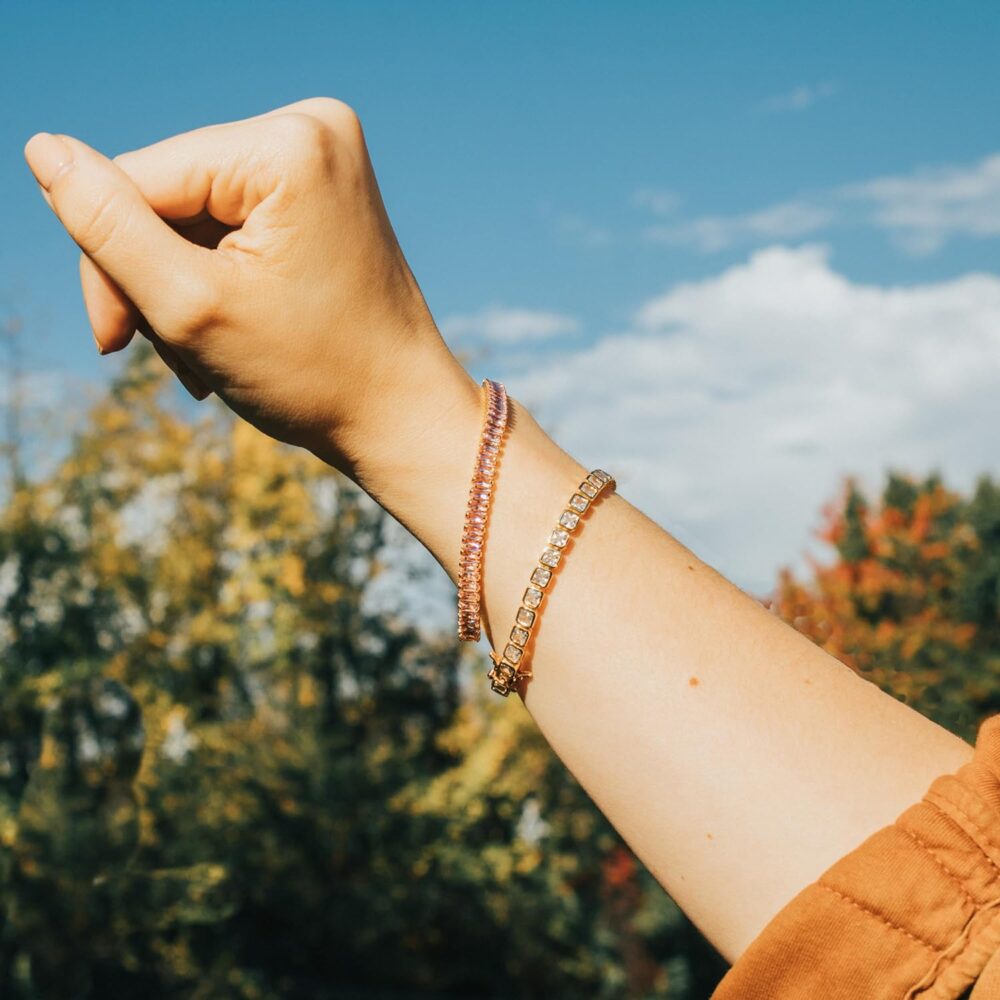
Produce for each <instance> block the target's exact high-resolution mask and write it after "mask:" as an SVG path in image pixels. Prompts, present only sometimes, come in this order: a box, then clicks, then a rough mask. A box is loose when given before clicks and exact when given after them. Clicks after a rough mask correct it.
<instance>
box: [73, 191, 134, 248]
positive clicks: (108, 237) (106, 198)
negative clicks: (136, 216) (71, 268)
mask: <svg viewBox="0 0 1000 1000" xmlns="http://www.w3.org/2000/svg"><path fill="white" fill-rule="evenodd" d="M128 215H129V210H128V205H127V204H123V198H122V192H121V191H120V190H118V189H116V188H104V189H101V190H98V191H96V192H94V194H93V195H92V196H91V197H90V198H89V199H88V201H87V202H86V204H85V205H84V207H83V210H82V212H81V214H80V217H79V219H78V221H77V229H76V233H75V234H74V235H75V236H76V239H77V242H78V243H79V244H80V246H81V247H83V249H84V250H85V251H86V252H87V253H88V254H91V255H92V256H100V255H101V254H102V253H103V252H104V251H105V250H106V249H107V247H108V246H109V245H110V243H111V242H112V240H113V239H114V238H115V234H116V233H117V232H118V231H119V230H120V229H122V228H123V227H124V226H125V225H126V224H127V222H128Z"/></svg>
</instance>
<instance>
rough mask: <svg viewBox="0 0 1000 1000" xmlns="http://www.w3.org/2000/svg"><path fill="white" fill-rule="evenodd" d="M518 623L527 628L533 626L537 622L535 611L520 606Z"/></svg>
mask: <svg viewBox="0 0 1000 1000" xmlns="http://www.w3.org/2000/svg"><path fill="white" fill-rule="evenodd" d="M517 624H518V625H523V626H524V627H525V628H531V626H532V625H534V624H535V612H534V611H530V610H529V609H528V608H518V609H517Z"/></svg>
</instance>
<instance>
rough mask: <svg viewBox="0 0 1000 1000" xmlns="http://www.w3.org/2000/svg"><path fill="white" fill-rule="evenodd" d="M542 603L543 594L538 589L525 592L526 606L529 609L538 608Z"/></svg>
mask: <svg viewBox="0 0 1000 1000" xmlns="http://www.w3.org/2000/svg"><path fill="white" fill-rule="evenodd" d="M541 603H542V592H541V591H540V590H539V589H538V588H537V587H529V588H528V589H527V590H526V591H525V592H524V604H525V606H526V607H529V608H537V607H538V605H539V604H541Z"/></svg>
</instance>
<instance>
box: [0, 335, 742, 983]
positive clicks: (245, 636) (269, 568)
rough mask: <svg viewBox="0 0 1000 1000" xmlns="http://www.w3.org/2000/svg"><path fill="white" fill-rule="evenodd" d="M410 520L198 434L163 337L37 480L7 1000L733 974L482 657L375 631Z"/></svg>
mask: <svg viewBox="0 0 1000 1000" xmlns="http://www.w3.org/2000/svg"><path fill="white" fill-rule="evenodd" d="M387 524H388V520H387V517H386V515H384V514H383V513H382V512H381V511H379V510H378V508H377V507H376V506H375V505H374V504H373V503H372V502H371V501H369V500H368V499H367V498H366V497H364V496H363V495H362V494H361V493H359V491H357V489H356V488H354V487H353V486H352V484H350V483H349V482H348V481H346V480H345V479H343V478H342V477H340V476H339V475H337V474H336V473H334V472H333V471H332V470H331V469H329V468H328V467H326V466H324V465H322V464H321V463H320V462H318V461H317V460H315V459H313V458H312V457H311V456H309V455H306V454H304V453H302V452H300V451H295V450H293V449H289V448H286V447H283V446H281V445H278V444H276V443H275V442H273V441H271V440H270V439H268V438H265V437H263V436H262V435H260V434H258V433H257V432H255V431H254V430H252V429H251V428H249V427H248V426H247V425H245V424H243V423H240V422H233V421H232V420H230V419H229V417H228V416H227V415H226V414H225V412H224V411H223V410H222V408H221V407H219V408H214V409H211V410H209V413H208V416H206V417H203V418H201V419H200V420H198V421H197V422H192V421H190V420H189V419H187V418H186V417H185V416H184V415H183V413H181V412H179V411H178V410H177V408H176V407H175V406H173V405H172V403H171V401H170V398H169V395H168V393H167V383H166V382H165V380H164V374H163V371H162V368H161V366H160V364H159V362H158V360H157V359H156V358H155V356H154V355H153V353H152V352H151V351H149V350H143V349H141V345H135V346H134V347H133V348H132V349H130V361H129V364H128V365H127V367H126V368H125V370H124V372H123V374H122V375H121V377H120V378H119V379H118V380H117V381H116V383H115V384H114V386H113V387H112V389H111V391H110V393H109V394H108V396H107V397H106V398H105V399H103V400H101V401H100V402H99V403H98V404H97V405H96V406H95V408H94V409H93V411H92V412H91V414H90V416H89V418H88V420H86V421H84V422H83V423H82V424H81V425H80V426H79V428H78V429H77V431H76V433H75V435H74V438H73V441H72V442H71V446H70V448H69V450H68V454H67V456H66V458H65V459H64V460H63V461H62V462H61V463H60V464H59V465H58V467H57V468H56V469H55V471H54V472H53V473H52V474H51V475H46V476H44V478H42V479H41V480H37V481H36V480H32V479H31V478H30V477H21V479H20V481H19V482H18V483H17V484H16V486H15V488H14V491H13V494H12V496H11V498H10V500H9V502H8V504H7V505H6V507H5V508H4V509H3V511H2V513H0V880H2V887H3V895H2V897H0V995H3V996H4V997H8V996H9V997H12V998H18V1000H20V998H25V1000H28V998H48V997H68V996H72V997H74V998H76V997H80V998H89V997H97V996H100V997H102V998H117V997H134V996H137V995H144V996H150V997H172V996H184V997H196V998H199V997H204V998H212V1000H217V998H228V997H239V998H248V1000H249V998H255V1000H256V998H260V1000H264V998H278V997H281V998H289V997H295V998H317V1000H318V998H328V997H329V998H334V997H338V998H339V997H344V998H346V997H372V998H374V997H389V996H392V997H404V996H418V995H419V996H441V997H444V996H450V997H490V996H505V997H506V996H520V997H526V998H529V997H536V996H537V997H542V996H545V997H553V998H559V997H571V996H572V997H577V996H580V995H586V996H590V997H642V996H646V995H652V994H654V993H655V995H657V996H663V995H669V996H670V997H672V998H681V1000H685V998H692V1000H693V998H695V997H698V996H704V995H707V992H708V991H709V990H710V988H711V985H712V984H714V982H715V981H717V979H718V978H719V976H720V975H721V972H722V970H723V968H724V966H722V964H721V963H720V962H718V960H716V962H715V964H714V965H713V964H712V961H711V954H712V953H711V950H710V949H708V948H707V946H705V945H704V944H703V943H701V944H700V948H701V949H702V951H701V953H700V957H697V958H694V959H693V958H692V954H693V952H692V947H694V948H698V947H699V945H698V944H697V942H698V941H700V938H698V936H697V935H696V933H695V932H693V929H692V928H691V926H690V925H689V924H688V923H687V922H686V921H685V920H684V919H683V917H682V916H681V914H680V912H679V910H678V909H677V907H676V906H675V905H674V904H673V903H672V902H671V901H670V900H669V898H668V897H666V895H665V894H664V893H663V892H662V890H661V889H660V888H659V886H658V885H657V884H656V883H655V882H654V880H653V879H652V877H651V876H649V874H648V873H647V872H646V871H645V870H644V869H642V867H641V866H640V865H638V863H637V862H636V861H635V859H634V858H633V857H632V855H631V853H630V852H629V851H628V849H627V848H626V847H625V846H624V845H623V843H622V842H621V840H620V838H619V837H618V836H617V834H616V833H615V832H614V831H613V830H612V828H611V827H610V826H609V824H608V823H607V822H606V820H604V818H603V817H602V816H601V814H600V813H599V811H598V810H597V809H596V807H595V806H594V805H593V804H592V803H591V802H590V800H589V799H588V798H587V796H586V795H585V794H584V792H583V791H582V790H581V789H580V788H579V786H578V785H577V784H576V783H575V782H574V781H573V779H572V778H571V776H569V775H568V774H567V772H566V771H565V769H564V768H563V767H562V765H561V764H559V762H558V761H557V760H556V759H555V758H554V756H553V755H552V753H551V752H550V751H549V749H548V748H547V746H546V745H545V743H544V741H543V740H542V739H541V737H540V736H539V734H538V733H537V731H536V730H535V728H534V726H533V725H532V724H531V723H530V720H528V718H527V715H526V713H525V712H524V711H523V709H521V708H519V707H518V706H517V704H516V703H510V702H505V703H503V704H500V703H499V701H500V700H499V699H496V698H494V697H492V696H490V695H489V693H488V692H487V691H486V688H485V685H484V683H483V676H484V674H485V664H484V663H483V662H481V661H482V658H481V657H480V656H479V655H478V654H475V653H472V652H470V651H469V650H468V649H466V648H465V647H462V646H460V644H459V643H458V642H457V640H456V639H455V638H454V637H453V636H451V635H440V634H436V633H433V632H431V631H428V630H426V629H422V628H419V627H418V625H417V624H416V623H414V622H412V621H408V620H406V619H405V617H402V616H390V615H386V614H384V613H378V612H376V611H373V610H372V608H371V607H370V604H369V601H368V600H367V597H368V594H369V590H370V586H371V584H372V581H373V580H374V579H375V578H376V577H377V576H378V574H379V573H380V572H382V570H383V569H384V567H385V566H386V565H387V563H388V561H389V560H391V559H392V558H393V554H392V551H391V548H390V547H389V546H388V544H387V535H386V527H387ZM470 679H471V680H472V681H473V683H471V684H470ZM476 681H478V685H477V684H476V683H475V682H476ZM692 942H695V943H694V945H693V944H692ZM695 966H700V967H701V968H702V969H708V970H709V972H708V978H710V979H712V984H708V985H705V984H704V983H702V984H699V981H698V969H697V968H696V967H695ZM699 990H703V991H702V992H699Z"/></svg>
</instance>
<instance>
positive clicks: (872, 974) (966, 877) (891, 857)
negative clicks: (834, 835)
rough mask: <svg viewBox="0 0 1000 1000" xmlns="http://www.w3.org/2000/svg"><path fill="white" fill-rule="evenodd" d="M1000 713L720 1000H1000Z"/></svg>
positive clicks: (794, 907) (759, 948)
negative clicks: (964, 756) (961, 759)
mask: <svg viewBox="0 0 1000 1000" xmlns="http://www.w3.org/2000/svg"><path fill="white" fill-rule="evenodd" d="M998 956H1000V715H994V716H991V717H990V718H988V719H986V720H985V721H984V722H983V723H982V724H981V725H980V727H979V731H978V733H977V737H976V747H975V754H974V756H973V758H972V760H970V761H969V762H968V763H967V764H964V765H963V766H962V767H961V768H959V769H958V770H957V771H956V772H955V773H954V774H943V775H941V776H939V777H938V778H935V779H934V781H933V782H932V783H931V786H930V788H929V789H928V790H927V792H926V793H925V794H924V797H923V798H922V799H921V801H920V802H917V803H915V804H914V805H912V806H910V807H909V808H908V809H906V810H905V811H904V812H903V813H901V814H900V816H899V817H898V818H897V819H896V821H895V822H894V823H893V824H891V825H890V826H886V827H883V828H882V829H881V830H878V831H877V832H876V833H874V834H872V836H870V837H869V838H868V839H867V840H865V841H864V842H863V843H862V844H861V845H860V846H858V847H857V848H855V849H854V850H853V851H851V853H849V854H847V855H845V856H844V857H843V858H841V859H840V860H839V861H837V862H836V863H835V864H833V865H832V866H831V867H830V868H828V869H827V870H826V871H825V872H824V873H823V874H822V875H821V876H820V877H819V878H818V879H817V880H816V881H815V882H814V883H812V885H809V886H807V887H806V888H805V889H803V890H802V892H800V893H799V894H798V895H797V896H796V897H795V898H794V899H792V900H791V902H789V903H788V904H787V905H786V906H785V907H784V908H783V909H782V910H781V911H780V912H779V913H778V914H777V915H776V916H775V917H774V918H773V919H772V920H771V922H770V923H769V924H768V925H767V926H766V927H765V928H764V930H763V931H762V932H761V933H760V935H758V937H757V938H756V939H755V940H754V941H753V942H752V943H751V944H750V947H749V948H747V950H746V951H745V952H744V953H743V954H742V955H741V956H740V957H739V959H738V960H737V961H736V964H735V965H734V966H733V967H732V968H731V969H730V970H729V972H728V974H727V975H726V976H725V978H724V979H723V980H722V982H721V983H720V984H719V986H718V988H717V989H716V991H715V992H714V993H713V994H712V1000H817V998H819V997H822V998H824V1000H890V998H891V1000H965V998H968V1000H1000V957H998Z"/></svg>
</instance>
